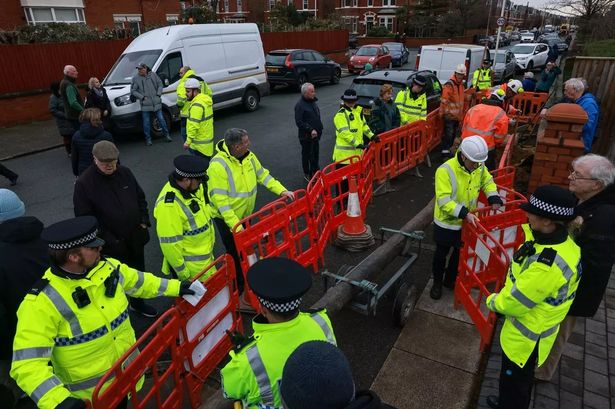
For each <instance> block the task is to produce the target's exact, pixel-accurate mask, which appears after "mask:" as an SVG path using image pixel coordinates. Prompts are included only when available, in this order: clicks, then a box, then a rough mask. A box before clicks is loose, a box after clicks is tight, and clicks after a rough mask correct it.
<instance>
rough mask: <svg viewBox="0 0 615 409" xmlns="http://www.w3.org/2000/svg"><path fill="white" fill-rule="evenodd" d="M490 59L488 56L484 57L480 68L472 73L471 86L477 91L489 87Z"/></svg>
mask: <svg viewBox="0 0 615 409" xmlns="http://www.w3.org/2000/svg"><path fill="white" fill-rule="evenodd" d="M492 73H493V72H492V70H491V60H490V59H489V58H485V59H484V60H483V62H482V64H481V65H480V68H479V69H477V70H476V71H474V75H473V76H472V87H474V88H476V90H477V91H483V90H488V89H489V88H491V85H492V84H491V74H492Z"/></svg>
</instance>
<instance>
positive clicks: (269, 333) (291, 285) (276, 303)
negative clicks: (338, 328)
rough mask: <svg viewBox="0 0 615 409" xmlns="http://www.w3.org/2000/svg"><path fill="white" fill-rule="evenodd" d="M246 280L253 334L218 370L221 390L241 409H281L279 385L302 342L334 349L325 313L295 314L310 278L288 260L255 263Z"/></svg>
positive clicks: (298, 266) (302, 269) (299, 266)
mask: <svg viewBox="0 0 615 409" xmlns="http://www.w3.org/2000/svg"><path fill="white" fill-rule="evenodd" d="M247 280H248V284H249V286H250V288H251V289H252V291H254V294H256V296H257V297H258V300H259V302H260V305H261V308H262V314H260V315H257V316H256V317H255V318H254V320H253V322H252V328H253V329H254V334H253V336H252V337H251V338H249V339H248V340H245V341H244V342H240V343H239V344H238V345H237V346H236V348H235V350H234V351H231V353H230V356H231V361H230V362H229V363H228V364H227V365H226V366H225V367H224V368H222V371H221V377H222V388H223V392H224V396H225V397H226V398H228V399H233V400H241V401H243V404H244V408H281V406H282V402H281V398H280V390H279V381H280V378H281V377H282V371H283V369H284V364H285V363H286V360H287V359H288V357H289V356H290V354H291V353H292V352H293V351H294V350H295V349H296V348H297V347H298V346H299V345H301V344H303V343H304V342H307V341H318V340H322V341H328V342H330V343H332V344H334V345H335V344H336V340H335V335H334V333H333V328H332V326H331V321H330V320H329V317H328V316H327V313H326V311H325V310H320V311H312V312H300V311H299V305H300V304H301V297H303V295H304V294H305V293H306V292H307V291H308V290H309V289H310V287H311V285H312V277H311V273H310V272H309V271H308V270H307V269H306V268H305V267H303V266H301V265H300V264H299V263H297V262H296V261H294V260H289V259H286V258H281V257H272V258H267V259H263V260H260V261H258V262H256V263H255V264H254V265H252V267H250V269H249V270H248V274H247Z"/></svg>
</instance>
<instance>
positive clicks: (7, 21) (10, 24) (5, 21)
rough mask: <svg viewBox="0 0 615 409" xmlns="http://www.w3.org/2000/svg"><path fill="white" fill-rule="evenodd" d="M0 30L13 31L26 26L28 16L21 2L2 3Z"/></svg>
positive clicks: (0, 4) (6, 1) (8, 1)
mask: <svg viewBox="0 0 615 409" xmlns="http://www.w3.org/2000/svg"><path fill="white" fill-rule="evenodd" d="M0 10H1V12H0V29H1V30H12V29H14V28H15V27H19V26H23V25H25V24H26V16H25V14H24V12H23V9H22V8H21V3H20V1H19V0H2V1H0Z"/></svg>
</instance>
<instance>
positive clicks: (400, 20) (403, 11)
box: [395, 4, 410, 33]
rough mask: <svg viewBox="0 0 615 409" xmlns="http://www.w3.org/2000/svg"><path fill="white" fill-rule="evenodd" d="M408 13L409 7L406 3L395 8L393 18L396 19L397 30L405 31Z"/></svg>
mask: <svg viewBox="0 0 615 409" xmlns="http://www.w3.org/2000/svg"><path fill="white" fill-rule="evenodd" d="M409 13H410V8H409V7H408V6H407V5H405V4H404V5H403V6H401V7H400V8H398V9H397V10H395V20H397V31H398V32H404V33H405V32H406V27H407V26H408V21H409V18H408V14H409Z"/></svg>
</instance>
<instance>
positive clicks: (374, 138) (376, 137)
mask: <svg viewBox="0 0 615 409" xmlns="http://www.w3.org/2000/svg"><path fill="white" fill-rule="evenodd" d="M372 141H374V142H376V143H378V142H380V137H379V136H378V135H376V136H374V137H373V138H372Z"/></svg>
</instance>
